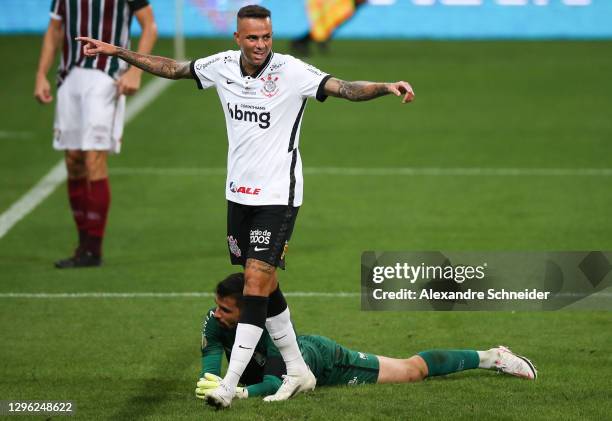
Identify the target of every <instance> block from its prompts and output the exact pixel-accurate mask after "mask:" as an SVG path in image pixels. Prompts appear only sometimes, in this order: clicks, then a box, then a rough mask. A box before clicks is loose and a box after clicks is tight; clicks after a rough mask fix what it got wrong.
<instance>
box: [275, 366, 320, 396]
mask: <svg viewBox="0 0 612 421" xmlns="http://www.w3.org/2000/svg"><path fill="white" fill-rule="evenodd" d="M316 385H317V378H316V377H315V376H314V374H312V371H310V368H309V369H308V371H306V372H304V373H302V374H299V375H297V376H290V375H288V374H286V375H284V376H283V384H282V385H281V387H280V388H279V389H278V390H277V391H276V393H275V394H274V395H270V396H266V397H265V398H264V401H266V402H276V401H286V400H287V399H289V398H291V397H292V396H293V395H295V394H297V393H300V392H308V391H311V390H314V388H315V386H316Z"/></svg>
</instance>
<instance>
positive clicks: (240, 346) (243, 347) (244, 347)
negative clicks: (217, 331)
mask: <svg viewBox="0 0 612 421" xmlns="http://www.w3.org/2000/svg"><path fill="white" fill-rule="evenodd" d="M238 348H242V349H253V348H247V347H246V346H242V345H238Z"/></svg>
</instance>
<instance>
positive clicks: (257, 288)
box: [244, 264, 276, 297]
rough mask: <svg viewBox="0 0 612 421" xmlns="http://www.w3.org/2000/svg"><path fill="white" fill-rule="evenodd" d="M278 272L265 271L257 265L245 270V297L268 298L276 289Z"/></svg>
mask: <svg viewBox="0 0 612 421" xmlns="http://www.w3.org/2000/svg"><path fill="white" fill-rule="evenodd" d="M275 284H276V272H275V271H274V270H272V271H263V270H262V268H260V267H259V266H258V265H257V264H254V265H247V266H246V268H245V270H244V295H259V296H262V297H267V296H269V295H270V293H271V292H272V290H273V289H274V288H276V285H275Z"/></svg>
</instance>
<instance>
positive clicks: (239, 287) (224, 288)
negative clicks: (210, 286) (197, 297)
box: [215, 272, 244, 307]
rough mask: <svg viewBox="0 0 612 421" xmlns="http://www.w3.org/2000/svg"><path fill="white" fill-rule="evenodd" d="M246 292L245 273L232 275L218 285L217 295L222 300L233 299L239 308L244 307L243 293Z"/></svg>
mask: <svg viewBox="0 0 612 421" xmlns="http://www.w3.org/2000/svg"><path fill="white" fill-rule="evenodd" d="M243 290H244V273H242V272H238V273H232V274H231V275H229V276H228V277H227V278H225V279H224V280H222V281H221V282H219V283H218V284H217V288H215V294H217V296H219V297H221V298H225V297H232V298H234V299H235V300H236V304H237V305H238V307H240V306H241V305H242V291H243Z"/></svg>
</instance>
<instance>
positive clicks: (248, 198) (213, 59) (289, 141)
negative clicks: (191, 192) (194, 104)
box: [191, 51, 330, 206]
mask: <svg viewBox="0 0 612 421" xmlns="http://www.w3.org/2000/svg"><path fill="white" fill-rule="evenodd" d="M191 72H192V74H193V76H194V78H195V80H196V82H197V84H198V88H200V89H206V88H210V87H211V86H216V88H217V93H218V95H219V100H220V101H221V106H222V107H223V112H224V113H225V124H226V126H227V138H228V142H229V146H228V154H227V180H226V187H225V188H226V190H225V196H226V198H227V200H230V201H232V202H236V203H241V204H244V205H254V206H257V205H289V206H300V205H301V204H302V196H303V184H304V180H303V177H302V160H301V158H300V152H299V150H298V146H299V140H300V126H301V123H302V116H303V114H304V108H305V107H306V100H307V99H308V98H309V97H311V98H316V99H317V100H319V101H325V99H326V98H327V96H326V95H325V93H324V92H323V85H325V82H326V81H327V79H329V77H330V76H329V75H327V74H326V73H323V72H321V71H320V70H318V69H317V68H315V67H313V66H310V65H308V64H306V63H304V62H302V61H300V60H298V59H296V58H294V57H292V56H289V55H285V54H278V53H274V52H271V53H270V55H269V56H268V58H267V59H266V61H265V63H264V64H263V65H262V66H261V67H260V69H259V70H258V71H257V74H255V75H247V74H246V72H245V71H244V69H243V68H242V66H241V64H240V51H225V52H222V53H218V54H215V55H212V56H210V57H205V58H200V59H198V60H195V61H193V62H191Z"/></svg>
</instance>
